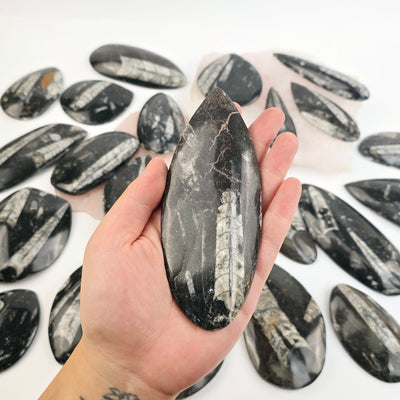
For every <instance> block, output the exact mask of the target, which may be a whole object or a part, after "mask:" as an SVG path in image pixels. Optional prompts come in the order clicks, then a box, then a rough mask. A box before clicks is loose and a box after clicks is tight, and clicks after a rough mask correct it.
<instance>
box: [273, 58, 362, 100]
mask: <svg viewBox="0 0 400 400" xmlns="http://www.w3.org/2000/svg"><path fill="white" fill-rule="evenodd" d="M274 56H275V57H276V58H277V59H278V60H279V61H280V62H281V63H283V64H284V65H286V66H287V67H289V68H290V69H292V70H293V71H295V72H297V73H298V74H299V75H301V76H302V77H303V78H305V79H308V80H309V81H310V82H312V83H314V84H315V85H318V86H320V87H322V88H324V89H326V90H329V91H330V92H332V93H335V94H337V95H339V96H341V97H344V98H345V99H349V100H366V99H368V97H369V91H368V89H367V88H366V87H365V86H364V85H362V84H361V83H360V82H358V81H357V80H355V79H353V78H350V77H349V76H347V75H345V74H342V73H341V72H338V71H335V70H333V69H330V68H328V67H325V66H323V65H319V64H315V63H313V62H311V61H308V60H305V59H304V58H299V57H294V56H291V55H288V54H282V53H275V54H274Z"/></svg>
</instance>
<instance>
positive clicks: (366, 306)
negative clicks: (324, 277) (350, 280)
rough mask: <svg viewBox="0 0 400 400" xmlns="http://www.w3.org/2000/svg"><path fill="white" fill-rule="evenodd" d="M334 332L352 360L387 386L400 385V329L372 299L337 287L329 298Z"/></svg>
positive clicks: (344, 287) (347, 287) (348, 287)
mask: <svg viewBox="0 0 400 400" xmlns="http://www.w3.org/2000/svg"><path fill="white" fill-rule="evenodd" d="M330 314H331V320H332V323H333V329H334V330H335V333H336V336H337V337H338V339H339V340H340V342H341V343H342V345H343V347H344V348H345V349H346V351H347V352H348V353H349V355H350V356H351V357H352V358H353V360H354V361H355V362H356V363H357V364H358V365H359V366H360V367H362V368H363V369H364V370H365V371H367V372H368V373H369V374H371V375H372V376H374V377H375V378H378V379H380V380H382V381H385V382H400V326H399V325H398V323H397V322H396V321H395V320H394V319H393V318H392V317H391V316H390V315H389V314H388V313H387V311H385V310H384V309H383V308H382V307H380V306H379V305H378V304H377V303H376V302H375V301H374V300H372V299H371V297H369V296H367V295H366V294H364V293H362V292H360V291H359V290H357V289H354V288H352V287H351V286H348V285H344V284H341V285H337V286H335V287H334V288H333V290H332V292H331V298H330Z"/></svg>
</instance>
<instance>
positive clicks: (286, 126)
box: [265, 87, 297, 135]
mask: <svg viewBox="0 0 400 400" xmlns="http://www.w3.org/2000/svg"><path fill="white" fill-rule="evenodd" d="M270 107H278V108H280V109H281V110H282V111H283V113H284V114H285V121H284V123H283V125H282V126H281V129H279V131H278V133H277V135H279V134H280V133H282V132H292V133H294V134H295V135H297V133H296V127H295V126H294V122H293V120H292V117H291V116H290V114H289V112H288V110H287V108H286V106H285V103H284V102H283V100H282V98H281V96H279V93H278V92H277V91H276V90H275V89H274V88H273V87H271V88H270V89H269V91H268V95H267V103H266V104H265V108H266V109H267V108H270Z"/></svg>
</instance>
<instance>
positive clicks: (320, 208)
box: [299, 185, 400, 295]
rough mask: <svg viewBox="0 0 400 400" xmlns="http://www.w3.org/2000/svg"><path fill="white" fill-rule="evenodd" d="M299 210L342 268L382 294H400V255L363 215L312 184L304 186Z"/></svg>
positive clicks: (325, 248)
mask: <svg viewBox="0 0 400 400" xmlns="http://www.w3.org/2000/svg"><path fill="white" fill-rule="evenodd" d="M299 209H300V212H301V215H302V217H303V219H304V222H305V223H306V225H307V228H308V231H309V232H310V234H311V236H312V237H313V238H314V240H315V242H316V243H317V244H318V246H320V247H321V248H322V249H323V250H324V251H325V252H326V253H327V254H328V256H329V257H331V258H332V260H333V261H335V262H336V263H337V264H338V265H339V266H340V267H341V268H343V269H344V270H345V271H346V272H348V273H349V274H350V275H352V276H353V277H354V278H355V279H357V280H359V281H360V282H362V283H363V284H364V285H366V286H368V287H370V288H371V289H374V290H376V291H378V292H380V293H383V294H386V295H395V294H400V253H399V251H398V250H397V249H396V248H395V247H394V246H393V245H392V244H391V243H390V242H389V240H388V239H387V238H386V237H385V236H384V235H383V234H382V233H381V232H380V231H379V230H378V229H376V228H375V226H373V225H372V224H371V223H370V222H369V221H367V220H366V219H365V218H364V217H363V216H362V215H361V214H360V213H358V212H357V211H356V210H355V209H354V208H352V207H351V206H350V205H348V204H347V203H345V202H344V201H343V200H341V199H340V198H339V197H337V196H335V195H334V194H332V193H330V192H327V191H326V190H324V189H321V188H318V187H316V186H312V185H303V192H302V195H301V198H300V203H299Z"/></svg>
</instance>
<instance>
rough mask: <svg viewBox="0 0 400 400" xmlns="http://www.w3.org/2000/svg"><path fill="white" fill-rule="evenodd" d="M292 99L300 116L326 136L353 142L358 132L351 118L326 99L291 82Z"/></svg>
mask: <svg viewBox="0 0 400 400" xmlns="http://www.w3.org/2000/svg"><path fill="white" fill-rule="evenodd" d="M291 87H292V94H293V99H294V101H295V103H296V105H297V107H298V109H299V111H300V114H301V115H302V116H303V117H304V118H305V119H306V120H307V121H308V122H310V124H313V125H314V126H316V127H317V128H319V129H321V131H323V132H325V133H326V134H328V135H330V136H333V137H335V138H337V139H340V140H343V141H345V142H354V141H355V140H358V138H359V137H360V131H359V129H358V127H357V124H356V123H355V122H354V120H353V118H352V117H351V116H350V115H349V114H347V112H346V111H344V110H343V108H341V107H339V106H338V105H337V104H335V103H334V102H333V101H331V100H329V99H328V98H327V97H325V96H322V95H321V94H319V93H317V92H312V91H311V90H309V89H307V88H306V87H305V86H302V85H299V84H298V83H294V82H292V84H291Z"/></svg>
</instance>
